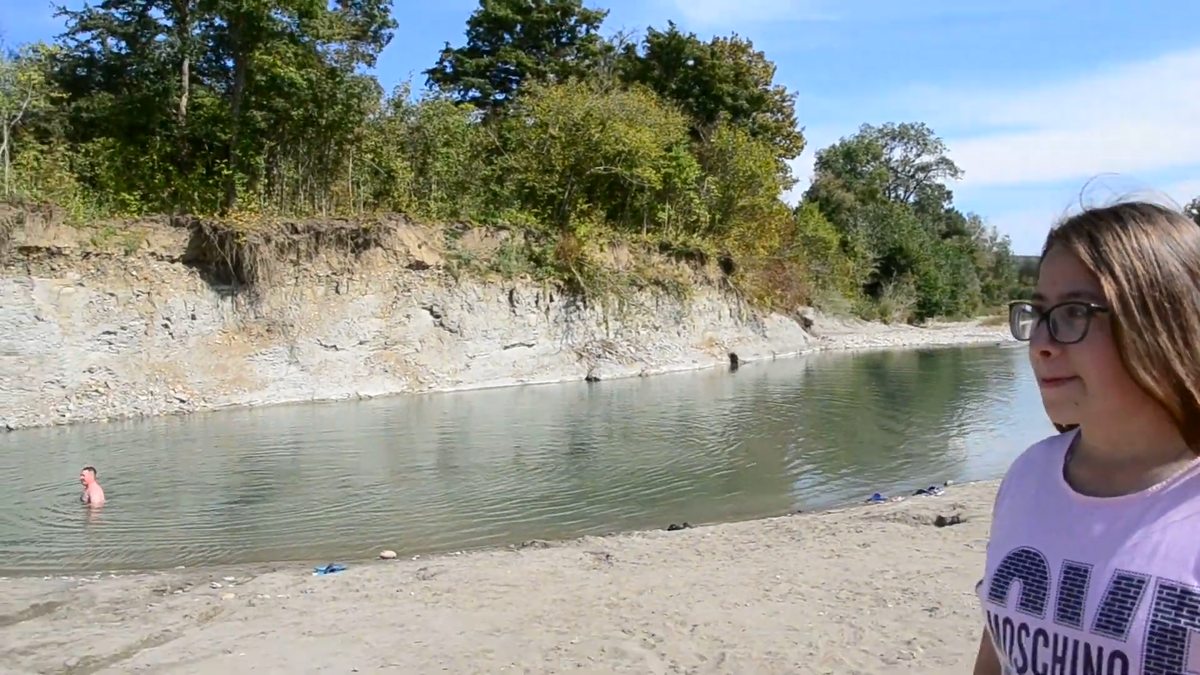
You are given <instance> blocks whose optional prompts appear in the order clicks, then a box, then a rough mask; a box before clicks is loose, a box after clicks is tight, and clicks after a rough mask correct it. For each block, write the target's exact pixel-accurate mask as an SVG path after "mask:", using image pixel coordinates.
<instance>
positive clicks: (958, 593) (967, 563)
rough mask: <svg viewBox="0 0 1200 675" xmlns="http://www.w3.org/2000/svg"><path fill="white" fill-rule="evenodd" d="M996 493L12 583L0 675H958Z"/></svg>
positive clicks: (971, 630)
mask: <svg viewBox="0 0 1200 675" xmlns="http://www.w3.org/2000/svg"><path fill="white" fill-rule="evenodd" d="M995 487H996V483H995V482H989V483H979V484H972V485H965V486H955V487H952V488H949V489H948V490H947V491H946V493H945V494H944V495H942V496H939V497H910V498H907V499H905V500H904V501H902V502H899V503H888V504H881V505H870V506H860V507H853V508H849V509H842V510H838V511H830V512H824V513H818V514H801V515H793V516H784V517H780V518H773V519H767V520H759V521H751V522H744V523H729V524H722V525H714V526H711V527H696V528H692V529H686V530H681V531H674V532H667V531H654V532H640V533H632V534H623V535H615V536H611V537H588V538H584V539H580V540H576V541H570V542H560V543H559V542H550V543H546V542H529V543H527V544H526V545H525V546H522V547H514V548H512V549H506V550H493V551H480V552H471V553H464V554H454V555H446V556H437V557H430V558H424V557H418V558H417V559H413V560H407V559H406V560H400V561H375V562H369V563H368V562H357V563H355V562H353V561H351V562H347V563H346V564H347V567H348V569H347V570H346V571H345V572H341V573H338V574H333V575H328V576H313V574H312V569H311V566H302V565H288V566H276V567H273V568H272V567H256V568H248V567H241V568H228V569H202V570H201V569H196V570H191V569H187V570H173V571H170V572H162V573H152V574H133V575H122V576H113V575H108V574H103V575H93V576H86V577H80V576H76V577H63V578H46V579H43V578H41V577H38V578H7V579H3V580H0V636H2V637H0V673H71V674H73V675H78V674H81V673H189V674H195V675H210V674H212V675H237V674H240V673H264V672H265V673H354V672H359V673H371V672H380V673H404V674H405V675H422V674H424V673H563V672H580V673H649V674H659V673H695V674H703V673H753V674H755V675H759V674H761V675H767V674H770V673H836V674H838V675H853V674H855V673H862V674H875V673H879V674H883V673H898V672H919V673H924V674H926V675H943V674H944V675H951V674H955V675H962V674H963V673H968V672H970V668H971V663H972V661H973V658H974V653H975V649H976V646H977V644H978V639H979V630H980V628H981V626H982V614H981V610H980V609H979V607H978V601H977V600H976V598H975V595H974V586H975V583H976V581H977V580H978V579H979V577H980V575H981V574H982V570H983V562H984V546H985V543H986V538H987V532H988V523H989V520H990V515H989V514H990V511H991V504H992V499H993V497H994V494H995ZM956 514H957V515H961V516H962V517H963V519H964V522H963V523H962V524H959V525H954V526H950V527H944V528H939V527H935V526H934V525H933V521H934V520H935V518H936V517H937V516H939V515H941V516H946V517H949V516H952V515H956ZM664 525H666V523H664ZM386 547H387V542H381V548H386ZM340 562H346V561H340Z"/></svg>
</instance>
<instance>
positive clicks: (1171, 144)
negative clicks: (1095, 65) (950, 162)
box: [917, 49, 1200, 186]
mask: <svg viewBox="0 0 1200 675" xmlns="http://www.w3.org/2000/svg"><path fill="white" fill-rule="evenodd" d="M920 95H921V96H922V97H924V98H925V99H926V100H925V102H924V103H923V104H921V105H919V106H917V107H919V108H923V109H924V110H925V111H926V112H927V113H928V114H927V115H926V116H925V117H923V119H928V120H930V121H931V123H932V126H933V127H934V128H935V129H937V128H939V127H948V128H958V129H964V131H963V132H960V133H958V134H956V136H953V137H950V138H947V144H948V145H949V146H950V154H951V156H952V157H953V158H954V160H955V161H956V162H958V164H959V165H960V166H961V167H962V168H963V170H964V171H965V173H966V176H965V178H964V181H963V182H964V184H966V185H971V186H1001V185H1021V184H1031V183H1044V182H1053V181H1066V180H1086V179H1087V178H1089V177H1092V176H1095V175H1098V174H1102V173H1117V174H1136V173H1142V174H1144V173H1150V172H1158V171H1164V170H1169V169H1172V168H1179V167H1185V166H1190V165H1193V164H1195V163H1196V162H1197V161H1198V160H1200V49H1193V50H1190V51H1185V52H1179V53H1175V54H1169V55H1167V56H1164V57H1161V58H1158V59H1154V60H1151V61H1146V62H1142V63H1136V64H1132V65H1127V66H1122V67H1117V68H1111V69H1108V70H1106V71H1102V72H1099V73H1093V74H1089V75H1086V76H1083V77H1080V78H1078V79H1076V80H1073V81H1065V82H1055V83H1049V84H1043V85H1039V86H1036V87H1032V88H1028V89H1024V90H1014V91H991V92H981V91H973V92H969V91H960V92H946V91H943V92H935V91H930V90H928V89H926V90H924V91H922V92H921V93H920ZM998 127H999V128H1005V129H1008V130H1006V131H995V132H991V131H988V130H990V129H996V128H998ZM972 128H974V129H979V130H980V131H975V132H972V131H970V129H972ZM1014 129H1015V130H1014Z"/></svg>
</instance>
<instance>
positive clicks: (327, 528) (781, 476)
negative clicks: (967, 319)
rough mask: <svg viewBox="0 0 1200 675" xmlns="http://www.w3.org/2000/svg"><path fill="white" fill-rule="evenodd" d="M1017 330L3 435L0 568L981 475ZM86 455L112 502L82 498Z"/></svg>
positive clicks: (823, 502)
mask: <svg viewBox="0 0 1200 675" xmlns="http://www.w3.org/2000/svg"><path fill="white" fill-rule="evenodd" d="M1052 431H1053V429H1052V427H1050V425H1049V423H1048V422H1047V421H1046V419H1045V415H1044V413H1043V412H1042V409H1041V403H1040V401H1039V398H1038V393H1037V389H1036V384H1035V383H1034V381H1033V378H1032V376H1031V374H1030V372H1029V367H1028V365H1027V363H1026V361H1025V351H1024V350H1023V349H1020V348H1012V347H996V346H989V347H973V348H962V349H940V350H921V351H913V350H909V351H892V352H874V353H860V354H824V355H815V356H811V357H807V358H802V359H787V360H781V361H775V362H772V363H762V364H752V365H749V366H746V367H744V368H742V369H741V370H740V371H738V372H736V373H729V372H722V371H706V372H700V373H684V374H679V375H669V376H661V377H654V378H647V379H635V380H618V381H612V382H601V383H596V384H592V385H587V384H584V383H571V384H564V385H553V386H538V387H524V388H506V389H493V390H487V391H476V392H464V393H456V394H438V395H428V396H414V397H396V398H389V399H378V400H374V401H367V402H358V403H340V404H327V405H303V406H284V407H276V408H263V409H258V410H241V411H236V412H223V413H214V414H207V415H196V416H192V417H181V418H174V417H173V418H160V419H152V420H145V421H136V422H123V423H111V424H99V425H85V426H76V427H67V428H58V429H35V430H27V431H20V432H13V433H9V434H5V435H3V436H0V486H2V487H0V570H3V571H4V572H6V573H42V572H48V571H73V570H95V569H111V570H117V569H145V568H164V567H172V566H176V565H198V564H223V563H245V562H264V561H276V560H310V561H311V560H322V561H324V560H335V559H336V560H346V559H354V558H363V557H370V556H373V555H374V554H375V553H376V552H377V551H378V550H380V549H381V548H391V549H395V550H396V551H398V552H400V554H401V555H411V554H416V553H426V552H435V551H445V550H458V549H465V548H472V547H480V546H487V545H495V544H505V543H511V542H518V541H523V540H527V539H535V538H538V539H550V538H561V537H573V536H578V535H584V534H599V533H607V532H612V531H617V530H628V529H637V528H652V527H664V526H666V525H667V524H668V523H671V522H682V521H685V520H686V521H688V522H691V523H700V522H711V521H720V520H733V519H745V518H755V517H761V516H767V515H776V514H780V513H784V512H787V511H788V510H790V509H794V508H802V509H811V508H819V507H823V506H829V505H834V504H839V503H847V502H856V501H860V500H862V499H864V498H865V497H867V496H869V495H870V494H871V493H873V492H884V493H899V494H903V493H907V492H909V491H911V490H913V489H915V488H917V487H922V486H927V485H931V484H940V483H941V482H943V481H945V480H955V481H964V480H974V479H983V478H992V477H996V476H999V475H1000V474H1001V473H1002V472H1003V471H1004V469H1005V468H1006V467H1007V466H1008V464H1009V463H1010V462H1011V461H1012V459H1013V458H1014V457H1015V456H1016V455H1017V454H1018V453H1019V452H1020V451H1021V450H1023V449H1024V448H1025V447H1026V446H1027V445H1029V444H1030V443H1031V442H1033V441H1035V440H1037V439H1038V438H1041V437H1043V436H1045V435H1047V434H1049V433H1052ZM86 464H93V465H95V466H96V467H97V468H98V469H99V473H100V480H101V483H102V484H103V485H104V489H105V492H106V493H107V496H108V503H107V504H106V505H105V506H104V508H103V509H101V510H100V511H99V513H97V514H94V515H91V514H89V513H88V512H87V510H86V509H84V508H83V507H81V506H80V504H79V502H78V494H79V490H80V488H79V486H78V484H77V482H76V480H77V477H78V473H79V469H80V467H82V466H84V465H86Z"/></svg>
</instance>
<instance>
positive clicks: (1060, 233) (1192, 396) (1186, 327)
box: [1039, 202, 1200, 453]
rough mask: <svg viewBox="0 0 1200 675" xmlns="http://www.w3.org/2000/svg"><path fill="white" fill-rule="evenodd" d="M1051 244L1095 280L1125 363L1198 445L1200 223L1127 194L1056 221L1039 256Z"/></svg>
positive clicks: (1189, 440) (1192, 444)
mask: <svg viewBox="0 0 1200 675" xmlns="http://www.w3.org/2000/svg"><path fill="white" fill-rule="evenodd" d="M1054 247H1062V248H1063V249H1065V250H1067V251H1070V252H1071V253H1073V254H1074V255H1075V257H1077V258H1078V259H1079V260H1080V262H1082V263H1083V265H1084V267H1086V268H1087V269H1088V270H1090V271H1091V272H1092V274H1094V275H1096V277H1097V278H1098V279H1099V280H1100V286H1101V288H1102V289H1103V290H1104V296H1105V298H1107V300H1108V303H1109V309H1110V316H1111V317H1112V322H1113V338H1114V339H1115V340H1116V344H1117V350H1118V352H1119V353H1120V355H1121V361H1122V362H1123V363H1124V364H1125V368H1126V369H1127V370H1128V371H1129V374H1130V376H1131V377H1132V378H1133V381H1134V382H1136V383H1137V384H1138V386H1140V387H1141V388H1142V390H1143V391H1145V392H1146V393H1147V394H1148V395H1149V396H1150V397H1151V398H1153V399H1154V400H1155V401H1157V402H1158V403H1159V404H1160V405H1162V407H1163V408H1164V409H1165V410H1166V411H1167V412H1168V413H1169V414H1170V416H1171V419H1173V420H1174V421H1175V424H1176V425H1177V426H1178V428H1179V431H1180V434H1181V435H1182V436H1183V439H1184V440H1185V441H1186V442H1187V444H1188V446H1189V447H1191V448H1192V450H1193V451H1195V452H1197V453H1200V344H1198V343H1200V225H1197V224H1196V223H1195V222H1193V221H1192V219H1191V218H1188V217H1187V216H1185V215H1184V214H1183V213H1181V212H1179V211H1175V210H1172V209H1169V208H1166V207H1163V206H1159V205H1157V204H1152V203H1148V202H1125V203H1121V204H1115V205H1113V206H1106V207H1102V208H1092V209H1088V210H1086V211H1084V212H1082V213H1080V214H1078V215H1075V216H1071V217H1069V218H1067V219H1066V220H1064V221H1062V222H1061V223H1059V224H1058V225H1057V226H1056V227H1055V228H1054V229H1052V230H1051V231H1050V235H1049V236H1048V237H1046V245H1045V246H1044V247H1043V248H1042V257H1041V260H1042V261H1044V260H1045V259H1046V254H1047V253H1048V252H1049V251H1050V249H1051V248H1054ZM1039 265H1040V263H1039ZM1075 426H1076V425H1060V424H1055V427H1057V428H1058V430H1059V431H1062V432H1065V431H1070V430H1071V429H1074V428H1075Z"/></svg>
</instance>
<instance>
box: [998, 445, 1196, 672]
mask: <svg viewBox="0 0 1200 675" xmlns="http://www.w3.org/2000/svg"><path fill="white" fill-rule="evenodd" d="M1075 435H1076V432H1073V431H1072V432H1067V433H1065V434H1060V435H1057V436H1053V437H1051V438H1048V439H1046V440H1044V441H1041V442H1039V443H1036V444H1034V445H1033V446H1032V447H1031V448H1029V449H1028V450H1026V451H1025V452H1024V454H1022V455H1021V456H1020V457H1019V458H1017V461H1016V462H1014V463H1013V465H1012V468H1010V469H1009V470H1008V475H1006V476H1005V477H1004V481H1003V482H1002V483H1001V485H1000V490H999V493H998V494H997V495H996V505H995V511H994V517H993V521H992V533H991V540H990V541H989V542H988V548H987V571H986V574H985V575H984V578H983V581H981V582H980V584H979V586H978V588H977V591H978V594H979V597H980V601H981V602H982V603H983V609H984V612H985V615H986V620H987V626H988V628H989V632H990V633H991V636H992V642H993V643H994V644H995V646H996V653H997V654H998V655H999V657H1000V663H1001V664H1002V670H1003V672H1004V673H1005V675H1010V674H1012V673H1021V674H1024V673H1031V674H1032V675H1085V674H1086V675H1187V674H1189V673H1197V674H1200V463H1197V464H1193V465H1192V466H1191V467H1190V468H1188V469H1187V470H1185V471H1184V472H1183V473H1181V474H1179V475H1177V476H1175V477H1174V478H1172V479H1170V480H1168V481H1166V482H1164V483H1161V484H1159V485H1156V486H1155V487H1153V488H1150V489H1149V490H1145V491H1143V492H1139V493H1136V494H1132V495H1127V496H1123V497H1114V498H1097V497H1086V496H1083V495H1081V494H1079V493H1077V492H1075V491H1074V490H1072V489H1071V487H1070V486H1069V485H1068V484H1067V482H1066V480H1065V479H1064V478H1063V460H1064V458H1065V456H1066V452H1067V448H1068V447H1069V446H1070V444H1071V442H1072V441H1073V440H1074V438H1075Z"/></svg>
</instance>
